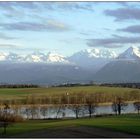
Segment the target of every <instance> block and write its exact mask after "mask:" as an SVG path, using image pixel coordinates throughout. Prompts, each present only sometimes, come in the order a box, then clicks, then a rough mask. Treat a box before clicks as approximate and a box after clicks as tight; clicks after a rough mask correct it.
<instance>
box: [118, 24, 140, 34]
mask: <svg viewBox="0 0 140 140" xmlns="http://www.w3.org/2000/svg"><path fill="white" fill-rule="evenodd" d="M118 31H123V32H129V33H140V25H133V26H128V27H126V28H123V29H118Z"/></svg>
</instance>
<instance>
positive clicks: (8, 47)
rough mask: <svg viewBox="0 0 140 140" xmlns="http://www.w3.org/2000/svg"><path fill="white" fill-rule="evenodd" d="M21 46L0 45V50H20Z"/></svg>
mask: <svg viewBox="0 0 140 140" xmlns="http://www.w3.org/2000/svg"><path fill="white" fill-rule="evenodd" d="M19 47H21V46H18V45H15V44H0V48H3V49H11V48H12V49H13V48H19Z"/></svg>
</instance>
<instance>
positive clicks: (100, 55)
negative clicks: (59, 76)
mask: <svg viewBox="0 0 140 140" xmlns="http://www.w3.org/2000/svg"><path fill="white" fill-rule="evenodd" d="M116 57H117V54H116V53H115V52H113V51H110V50H107V49H103V50H102V49H95V48H94V49H86V50H83V51H80V52H77V53H75V54H74V55H72V56H71V57H69V61H70V62H72V63H74V64H77V65H79V66H81V67H86V68H87V69H91V70H94V71H97V70H98V69H100V68H101V67H103V66H104V65H105V64H107V63H109V62H110V61H112V60H114V59H115V58H116Z"/></svg>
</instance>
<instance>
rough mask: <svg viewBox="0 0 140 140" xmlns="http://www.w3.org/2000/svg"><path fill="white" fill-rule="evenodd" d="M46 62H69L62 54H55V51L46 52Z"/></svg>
mask: <svg viewBox="0 0 140 140" xmlns="http://www.w3.org/2000/svg"><path fill="white" fill-rule="evenodd" d="M47 62H48V63H69V61H68V60H66V58H65V57H64V56H62V55H59V54H56V53H51V52H49V53H48V54H47Z"/></svg>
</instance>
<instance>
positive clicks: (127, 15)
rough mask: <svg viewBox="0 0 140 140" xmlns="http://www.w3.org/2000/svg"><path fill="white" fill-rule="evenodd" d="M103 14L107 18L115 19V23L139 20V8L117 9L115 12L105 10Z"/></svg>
mask: <svg viewBox="0 0 140 140" xmlns="http://www.w3.org/2000/svg"><path fill="white" fill-rule="evenodd" d="M104 13H105V14H106V15H108V16H112V17H115V18H116V21H122V20H129V19H135V20H140V9H139V8H118V9H115V10H105V11H104Z"/></svg>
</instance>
